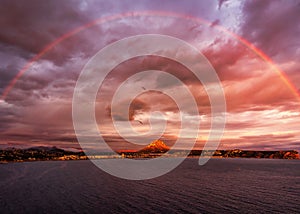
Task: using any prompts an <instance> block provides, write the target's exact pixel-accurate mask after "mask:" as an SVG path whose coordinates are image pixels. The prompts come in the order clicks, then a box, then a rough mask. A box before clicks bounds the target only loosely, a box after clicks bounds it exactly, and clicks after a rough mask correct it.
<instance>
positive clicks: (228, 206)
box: [0, 158, 300, 213]
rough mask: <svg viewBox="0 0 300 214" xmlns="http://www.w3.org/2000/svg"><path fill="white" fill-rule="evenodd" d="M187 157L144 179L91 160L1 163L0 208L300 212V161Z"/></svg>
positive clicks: (8, 210) (34, 210) (23, 210)
mask: <svg viewBox="0 0 300 214" xmlns="http://www.w3.org/2000/svg"><path fill="white" fill-rule="evenodd" d="M197 163H198V159H194V158H188V159H186V160H185V161H184V162H183V163H182V164H181V165H180V166H179V167H177V168H176V169H175V170H173V171H172V172H170V173H168V174H166V175H164V176H161V177H159V178H155V179H151V180H145V181H129V180H123V179H119V178H116V177H113V176H111V175H109V174H107V173H105V172H103V171H101V170H99V169H98V168H97V167H95V166H94V165H93V164H92V163H91V162H90V161H44V162H27V163H9V164H2V165H0V188H1V191H0V210H1V211H0V212H1V213H158V212H160V213H183V212H185V213H186V212H189V213H221V212H222V213H224V212H227V213H228V212H230V213H238V212H243V213H265V212H278V213H279V212H280V213H282V212H284V213H299V212H300V161H299V160H269V159H211V160H210V161H209V162H208V163H207V164H206V165H205V166H199V165H198V164H197Z"/></svg>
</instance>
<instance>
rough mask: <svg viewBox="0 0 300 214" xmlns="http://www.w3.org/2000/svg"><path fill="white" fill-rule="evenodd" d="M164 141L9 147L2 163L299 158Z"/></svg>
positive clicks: (295, 154)
mask: <svg viewBox="0 0 300 214" xmlns="http://www.w3.org/2000/svg"><path fill="white" fill-rule="evenodd" d="M169 150H170V148H169V147H168V146H166V145H165V144H164V143H163V142H162V141H160V140H157V141H154V142H152V143H150V144H149V145H148V146H146V147H145V148H144V149H142V150H139V151H129V150H123V151H117V152H116V153H99V154H97V153H95V154H93V155H86V154H85V153H84V152H83V151H79V152H74V151H68V150H63V149H60V148H57V147H42V146H41V147H33V148H28V149H17V148H9V149H3V150H0V163H8V162H24V161H47V160H57V161H63V160H87V159H101V158H156V157H160V156H162V155H164V157H184V156H189V157H199V156H200V155H201V154H203V156H212V157H214V158H269V159H300V155H299V153H298V152H297V151H295V150H289V151H249V150H239V149H234V150H216V151H209V150H192V151H185V150H175V151H173V150H172V151H170V152H168V151H169Z"/></svg>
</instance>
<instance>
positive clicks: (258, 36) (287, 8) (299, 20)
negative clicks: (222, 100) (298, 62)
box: [241, 0, 300, 59]
mask: <svg viewBox="0 0 300 214" xmlns="http://www.w3.org/2000/svg"><path fill="white" fill-rule="evenodd" d="M299 11H300V3H299V1H293V0H291V1H272V0H265V1H260V0H255V1H245V3H244V6H243V14H244V19H243V22H242V26H241V33H242V35H243V36H244V37H245V38H247V39H248V40H249V41H251V42H253V43H254V44H255V45H257V46H258V47H259V48H261V49H262V50H263V51H265V52H266V53H267V54H268V55H269V56H271V57H275V56H276V55H280V56H281V57H283V58H284V59H291V57H293V55H294V56H295V54H296V53H297V50H298V47H299V45H300V40H299V35H300V12H299ZM297 55H299V53H298V54H297ZM294 59H295V58H294Z"/></svg>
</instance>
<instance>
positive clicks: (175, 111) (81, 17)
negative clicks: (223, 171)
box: [0, 0, 300, 150]
mask: <svg viewBox="0 0 300 214" xmlns="http://www.w3.org/2000/svg"><path fill="white" fill-rule="evenodd" d="M0 4H1V7H0V16H1V19H0V29H1V31H0V95H1V99H0V145H1V148H7V147H32V146H58V147H61V148H68V149H80V145H79V144H78V142H77V141H78V140H77V137H76V134H75V131H74V127H73V119H72V98H73V93H74V88H75V86H76V82H77V80H78V78H79V75H80V73H81V72H82V70H83V69H84V66H85V65H86V64H87V63H88V62H89V60H90V59H92V57H93V56H94V55H95V54H96V53H98V51H100V50H101V49H102V48H104V47H106V46H107V45H109V44H111V43H113V42H116V41H119V40H121V39H124V38H127V37H129V36H135V35H141V34H161V35H168V36H172V37H175V38H178V39H181V40H183V41H185V42H187V43H189V44H190V45H192V46H193V47H195V48H196V49H197V50H198V51H199V52H200V53H202V54H203V55H204V56H205V57H206V58H207V60H208V61H209V62H210V63H211V65H212V67H213V68H214V70H215V71H216V74H217V75H218V78H219V80H220V83H221V85H222V89H223V91H224V94H225V99H226V112H223V115H225V116H226V126H225V130H224V133H223V137H222V140H221V141H220V144H219V149H234V148H239V149H260V150H292V149H294V150H300V132H299V127H300V108H299V104H300V98H299V89H300V71H299V67H300V62H299V58H300V40H299V35H300V12H299V11H300V2H299V1H293V0H290V1H283V0H282V1H280V0H278V1H270V0H265V1H260V0H254V1H233V0H219V1H202V0H201V1H200V0H185V1H179V0H165V1H159V0H151V1H147V0H139V1H134V0H114V1H104V0H103V1H102V0H100V1H96V0H86V1H85V0H83V1H79V0H72V1H71V0H65V1H59V0H52V1H44V0H42V1H41V0H27V1H26V2H25V1H17V0H0ZM127 45H128V49H130V44H127ZM149 45H155V44H149ZM116 54H122V53H116ZM183 57H184V58H186V59H188V58H189V55H188V54H187V55H185V56H183ZM145 69H149V70H161V71H164V72H167V73H170V74H173V75H175V76H176V77H177V78H178V79H180V80H181V81H182V82H183V83H184V84H185V86H186V87H187V88H188V89H189V90H190V91H191V94H192V95H193V97H194V98H195V100H196V105H197V109H198V113H199V115H196V114H194V113H192V112H190V111H189V110H186V109H185V110H184V111H183V112H182V114H183V115H184V118H185V122H186V123H187V124H188V126H187V127H185V133H187V134H186V135H185V136H183V138H184V142H185V143H186V144H189V143H190V142H191V136H192V133H194V132H195V130H196V131H199V136H198V137H197V139H196V144H195V148H202V147H203V145H204V144H205V143H206V141H207V138H208V134H209V132H210V131H211V130H210V128H211V123H212V122H211V121H212V117H213V114H212V108H211V101H210V99H209V93H213V91H214V89H215V88H214V87H215V84H217V83H216V82H211V83H210V84H209V87H208V88H209V90H207V88H205V87H204V86H203V84H202V83H201V82H199V81H197V79H196V78H195V76H193V75H192V74H191V72H190V71H189V70H188V69H186V68H185V67H184V66H182V65H181V64H179V63H177V62H174V61H172V60H170V59H166V58H162V57H157V56H140V57H136V58H132V59H129V60H127V61H124V62H122V63H121V64H119V65H118V66H116V67H115V68H114V69H113V70H112V71H111V72H110V73H109V74H108V75H107V76H106V78H105V81H104V82H103V84H102V85H101V88H99V90H98V94H97V97H96V102H95V117H96V120H97V125H98V127H97V128H98V129H99V133H101V135H102V136H103V138H104V139H105V141H106V142H107V143H108V144H109V145H110V146H111V147H112V148H113V149H116V150H117V149H129V148H140V147H141V145H133V144H132V143H130V142H125V141H124V136H120V131H121V132H122V133H123V134H124V135H126V134H127V135H128V136H129V138H132V139H133V138H139V140H142V141H143V144H148V143H150V142H151V139H152V137H153V136H151V137H150V136H146V137H145V136H143V135H142V136H140V134H137V136H133V135H132V133H131V127H128V126H124V125H123V126H122V127H121V129H122V130H119V133H118V131H117V130H116V128H115V127H114V124H113V123H112V118H113V119H114V120H115V122H116V123H119V124H121V125H122V124H123V122H125V121H129V122H130V123H131V125H132V128H133V129H134V130H135V131H136V132H137V133H145V132H147V131H149V127H150V120H149V118H150V115H151V114H152V112H155V111H159V112H161V113H160V115H156V117H155V115H154V116H153V120H151V126H152V127H161V124H162V123H165V122H164V121H167V122H166V129H165V130H164V133H163V134H162V136H161V137H159V138H161V139H163V140H164V141H165V142H166V144H168V145H170V146H171V145H173V143H174V142H175V140H176V139H177V138H178V133H179V132H180V129H181V128H182V127H181V125H180V124H181V122H182V121H180V120H181V119H180V115H181V114H180V109H179V108H178V102H180V104H181V105H183V106H185V107H186V108H187V109H188V108H189V106H188V105H189V103H188V102H187V101H186V96H185V95H184V93H182V90H183V89H182V86H178V85H176V84H175V85H174V84H172V82H168V81H167V80H164V81H160V80H161V79H162V78H165V76H163V75H161V74H160V73H157V72H153V73H148V74H147V75H144V76H143V77H141V76H138V77H137V78H135V79H134V78H133V79H128V78H129V77H130V76H131V75H134V74H137V73H138V72H140V71H142V70H145ZM99 75H101V74H99ZM122 84H123V86H124V87H123V94H125V95H124V96H125V97H124V99H122V100H121V99H119V100H117V101H116V102H117V104H116V106H117V107H116V108H115V109H114V111H112V109H111V102H112V97H113V96H114V92H115V91H116V90H117V88H118V87H119V86H120V85H122ZM136 86H138V87H139V88H143V89H144V92H143V93H141V94H140V95H138V96H137V97H135V98H131V99H132V100H131V101H132V102H131V105H130V108H129V111H125V110H126V109H124V106H125V105H124V103H123V102H125V101H126V100H127V101H128V99H130V97H129V95H130V94H132V91H134V90H135V87H136ZM153 86H156V87H157V89H160V90H161V91H160V92H159V91H149V90H147V88H149V87H153ZM172 90H173V91H176V92H177V95H178V97H179V101H178V100H177V101H174V100H172V98H171V97H169V96H167V95H166V94H165V93H167V92H170V91H172ZM126 94H127V95H128V97H126ZM199 121H200V126H199V125H198V122H199ZM124 124H125V123H124ZM87 127H89V126H87ZM129 129H130V130H129ZM189 133H191V134H190V135H189ZM88 137H90V138H91V141H97V140H96V139H97V137H99V136H88ZM154 137H155V136H154ZM183 148H184V146H183Z"/></svg>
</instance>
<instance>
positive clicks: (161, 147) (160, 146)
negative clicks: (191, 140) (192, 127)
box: [138, 140, 170, 153]
mask: <svg viewBox="0 0 300 214" xmlns="http://www.w3.org/2000/svg"><path fill="white" fill-rule="evenodd" d="M169 150H170V147H168V146H167V145H166V144H165V143H164V142H163V141H161V140H155V141H153V142H152V143H150V144H149V145H147V146H146V147H145V148H143V149H142V150H140V151H138V152H139V153H165V152H167V151H169Z"/></svg>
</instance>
